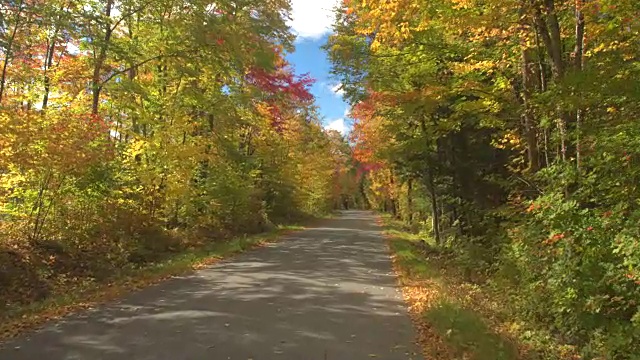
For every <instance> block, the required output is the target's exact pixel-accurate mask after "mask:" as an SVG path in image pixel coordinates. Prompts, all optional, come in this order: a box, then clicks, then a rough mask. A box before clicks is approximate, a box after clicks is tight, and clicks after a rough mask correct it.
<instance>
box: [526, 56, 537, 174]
mask: <svg viewBox="0 0 640 360" xmlns="http://www.w3.org/2000/svg"><path fill="white" fill-rule="evenodd" d="M523 46H524V44H523ZM534 66H535V64H534V62H533V60H532V58H531V49H528V48H526V47H523V48H522V100H523V108H524V109H523V114H522V118H523V120H524V131H525V140H526V142H527V158H528V162H529V168H528V171H529V172H532V173H535V172H537V171H538V170H539V169H540V160H539V159H540V151H539V149H538V137H537V124H536V123H535V119H534V114H533V110H532V109H531V94H532V92H533V88H534V87H535V85H534V79H533V77H534V73H535V71H533V67H534Z"/></svg>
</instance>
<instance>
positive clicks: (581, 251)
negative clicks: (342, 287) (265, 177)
mask: <svg viewBox="0 0 640 360" xmlns="http://www.w3.org/2000/svg"><path fill="white" fill-rule="evenodd" d="M639 14H640V2H638V1H635V0H616V1H611V0H594V1H582V0H576V1H562V0H517V1H515V0H514V1H503V0H501V1H495V0H488V1H475V0H454V1H421V0H366V1H365V0H347V1H343V3H342V6H341V7H340V8H339V9H338V10H337V11H336V22H335V25H334V30H335V33H334V34H333V35H332V36H331V37H330V38H329V40H328V43H327V44H326V46H325V48H326V50H327V52H328V54H329V56H330V58H331V60H332V62H333V72H334V74H335V75H336V77H337V78H338V79H340V81H341V83H342V88H343V89H344V91H345V97H346V98H347V99H348V100H349V101H350V103H351V105H352V111H351V115H352V116H353V117H354V119H355V123H354V127H353V131H352V133H351V139H350V140H351V142H352V144H353V149H354V151H353V154H354V159H355V160H356V167H357V169H358V170H359V172H360V174H361V176H360V178H359V180H360V185H359V186H358V187H357V189H358V192H357V196H358V197H359V200H358V201H359V202H360V203H362V204H365V205H369V206H370V207H371V208H374V209H377V210H383V211H387V212H389V213H391V214H393V215H394V216H395V217H396V218H397V219H400V220H402V221H403V222H404V223H405V224H406V225H407V226H408V227H409V228H410V229H411V230H412V231H414V232H416V233H418V234H419V237H420V238H421V239H423V240H427V239H434V244H432V245H431V247H436V248H437V251H438V252H442V253H446V254H447V258H451V259H455V266H454V267H456V268H457V269H458V270H459V271H461V272H462V274H463V275H464V276H465V278H466V279H467V281H470V282H471V283H477V284H479V285H481V286H483V287H484V286H487V287H489V288H494V289H495V291H496V293H498V294H499V295H501V297H500V299H501V300H500V301H501V303H502V304H503V306H504V307H508V308H509V312H508V314H509V316H511V317H512V318H513V319H514V321H515V319H517V320H518V322H517V324H516V325H517V326H522V327H523V329H528V330H526V331H530V332H531V334H534V333H536V332H537V331H538V330H539V329H542V330H544V332H545V333H546V334H548V339H549V345H548V346H549V347H550V349H553V344H555V343H560V344H566V345H567V346H572V347H573V348H574V349H575V353H576V354H577V355H579V356H580V358H582V359H615V360H618V359H620V360H625V359H637V358H639V357H640V355H639V354H640V300H639V299H640V243H639V241H640V230H639V227H638V223H639V220H640V192H639V188H638V184H640V182H639V181H640V177H639V176H640V167H639V166H638V164H639V160H640V157H639V156H640V152H639V151H638V149H640V143H639V139H640V127H639V126H638V124H639V123H638V121H637V118H638V115H639V114H640V107H639V105H638V104H640V88H639V87H638V82H637V79H638V78H639V76H640V66H639V64H640V58H639V54H640V47H639V44H640V42H639V41H638V40H639V39H640V16H638V15H639ZM429 241H430V240H429ZM425 256H427V257H429V259H432V256H430V255H425ZM460 316H465V315H460ZM445 318H446V317H445ZM438 321H440V320H438ZM532 336H533V335H532ZM534 337H535V338H536V339H539V337H538V336H537V335H536V336H534ZM544 338H546V337H544ZM551 358H553V356H551ZM557 358H563V357H562V356H560V357H557Z"/></svg>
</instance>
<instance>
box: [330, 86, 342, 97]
mask: <svg viewBox="0 0 640 360" xmlns="http://www.w3.org/2000/svg"><path fill="white" fill-rule="evenodd" d="M329 89H330V90H331V92H332V93H334V94H336V95H338V96H340V97H342V96H344V89H343V88H342V84H341V83H338V84H336V85H334V86H331V85H329Z"/></svg>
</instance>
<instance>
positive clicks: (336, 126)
mask: <svg viewBox="0 0 640 360" xmlns="http://www.w3.org/2000/svg"><path fill="white" fill-rule="evenodd" d="M324 128H325V129H327V130H335V131H337V132H339V133H340V134H342V135H344V134H346V133H347V126H346V125H345V123H344V119H337V120H334V121H332V122H330V123H329V124H327V125H326V126H325V127H324Z"/></svg>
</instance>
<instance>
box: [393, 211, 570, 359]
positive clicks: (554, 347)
mask: <svg viewBox="0 0 640 360" xmlns="http://www.w3.org/2000/svg"><path fill="white" fill-rule="evenodd" d="M381 222H382V225H384V227H385V236H386V238H387V241H388V245H389V248H390V250H391V252H392V254H393V265H394V269H395V271H396V273H397V275H398V282H399V285H400V286H401V288H402V292H403V295H404V298H405V300H406V302H407V304H408V306H409V311H410V314H411V316H412V318H413V321H414V324H415V326H416V328H417V330H418V341H419V343H420V344H421V345H422V348H423V352H424V356H425V358H426V359H438V360H453V359H469V360H551V359H553V360H556V359H572V360H574V359H580V357H579V356H577V355H576V351H575V346H571V345H567V344H562V343H560V342H558V340H557V339H554V338H553V336H551V334H550V332H549V329H544V328H539V327H537V326H536V325H535V322H533V321H528V320H527V319H522V318H519V315H517V314H516V313H514V308H513V305H511V300H512V299H511V298H510V294H509V293H510V292H513V289H508V288H504V287H501V286H496V284H495V283H494V285H493V286H492V285H491V282H487V281H486V280H487V279H486V278H485V277H486V276H485V275H484V274H476V273H471V274H470V273H469V266H468V261H469V259H467V260H466V261H467V265H466V266H461V265H460V260H459V259H456V258H455V257H454V256H452V254H451V253H449V252H447V251H446V250H441V249H440V248H438V247H436V246H435V244H434V243H433V242H432V240H430V239H426V241H424V240H423V238H421V237H420V236H418V235H416V234H413V233H411V232H410V231H408V229H407V228H406V227H405V226H404V225H403V224H402V223H400V222H398V221H395V220H393V219H391V218H390V217H389V216H383V217H382V218H381ZM479 279H480V281H478V280H479Z"/></svg>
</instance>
